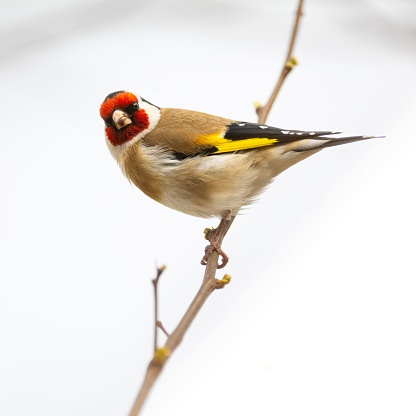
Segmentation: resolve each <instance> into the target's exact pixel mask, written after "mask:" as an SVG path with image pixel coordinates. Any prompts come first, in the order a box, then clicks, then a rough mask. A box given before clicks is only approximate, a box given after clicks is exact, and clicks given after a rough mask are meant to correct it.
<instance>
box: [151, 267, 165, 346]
mask: <svg viewBox="0 0 416 416" xmlns="http://www.w3.org/2000/svg"><path fill="white" fill-rule="evenodd" d="M165 269H166V267H165V266H161V267H158V268H157V272H156V277H155V278H154V279H153V280H152V284H153V295H154V308H155V309H154V315H155V334H154V340H153V345H154V351H156V350H157V333H158V330H157V329H158V328H161V329H162V331H163V332H165V333H166V331H165V329H164V328H163V326H162V323H161V322H160V321H159V314H158V309H159V299H158V283H159V279H160V276H162V273H163V272H164V271H165Z"/></svg>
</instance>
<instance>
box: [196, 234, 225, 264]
mask: <svg viewBox="0 0 416 416" xmlns="http://www.w3.org/2000/svg"><path fill="white" fill-rule="evenodd" d="M214 251H216V252H217V253H218V254H219V255H220V257H221V263H220V264H218V265H217V269H222V268H223V267H225V266H226V265H227V263H228V260H229V259H230V258H229V257H228V256H227V254H226V253H225V252H224V250H223V249H222V248H221V246H220V245H219V244H218V242H217V241H215V240H212V241H211V243H210V244H209V245H207V246H206V247H205V254H204V257H202V260H201V264H202V265H203V266H206V265H207V264H208V259H209V258H210V257H211V254H212V253H213V252H214Z"/></svg>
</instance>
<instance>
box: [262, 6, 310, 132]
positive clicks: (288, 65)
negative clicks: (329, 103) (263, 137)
mask: <svg viewBox="0 0 416 416" xmlns="http://www.w3.org/2000/svg"><path fill="white" fill-rule="evenodd" d="M302 6H303V0H299V4H298V8H297V10H296V17H295V21H294V23H293V28H292V35H291V37H290V42H289V48H288V50H287V54H286V59H285V61H284V64H283V68H282V70H281V72H280V77H279V79H278V80H277V83H276V86H275V87H274V89H273V91H272V93H271V95H270V98H269V100H268V101H267V103H266V104H265V105H264V106H261V105H257V106H256V112H257V115H258V117H259V118H258V122H259V123H260V124H263V123H265V122H266V119H267V116H268V115H269V112H270V110H271V108H272V106H273V104H274V102H275V100H276V97H277V94H278V93H279V91H280V89H281V88H282V85H283V82H284V81H285V79H286V77H287V76H288V75H289V73H290V72H291V71H292V69H293V68H294V67H295V66H296V65H297V61H296V59H295V58H294V57H293V49H294V47H295V41H296V36H297V34H298V29H299V20H300V18H301V16H302V13H303V12H302Z"/></svg>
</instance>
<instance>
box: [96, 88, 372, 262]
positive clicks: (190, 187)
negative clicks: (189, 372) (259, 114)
mask: <svg viewBox="0 0 416 416" xmlns="http://www.w3.org/2000/svg"><path fill="white" fill-rule="evenodd" d="M100 116H101V118H102V119H103V121H104V124H105V138H106V143H107V145H108V148H109V150H110V152H111V154H112V156H113V157H114V159H115V160H116V161H117V163H118V164H119V166H120V168H121V170H122V172H123V173H124V175H125V176H126V177H127V179H128V180H129V181H130V182H132V183H133V184H134V185H135V186H136V187H137V188H139V189H140V190H141V191H142V192H143V193H145V194H146V195H147V196H148V197H150V198H152V199H154V200H155V201H157V202H159V203H161V204H163V205H165V206H167V207H169V208H172V209H174V210H177V211H180V212H182V213H185V214H188V215H192V216H196V217H201V218H211V217H218V218H219V219H220V223H219V226H218V227H217V228H216V229H215V230H214V231H215V233H213V235H212V233H208V235H209V236H210V237H209V238H208V237H207V239H208V240H210V244H209V245H208V246H207V247H206V249H205V254H204V257H203V258H202V260H201V264H203V265H206V264H207V261H208V259H209V257H210V255H211V254H212V252H213V251H217V252H218V253H219V256H221V259H222V261H221V263H220V264H218V265H217V267H218V268H222V267H224V266H225V265H226V264H227V263H228V260H229V257H228V255H227V254H226V253H225V252H224V251H223V250H222V248H221V244H220V237H219V236H220V233H221V231H222V229H223V228H224V227H225V226H226V224H227V222H228V223H229V222H230V220H231V219H233V218H234V217H235V216H236V215H237V213H238V212H240V210H242V209H244V208H245V207H248V206H249V205H251V204H252V203H253V202H254V201H256V199H257V198H258V197H259V195H260V194H261V193H262V191H263V190H264V189H265V188H266V187H267V186H268V185H269V184H270V183H271V182H272V181H273V179H274V178H275V177H276V176H277V175H279V174H280V173H282V172H283V171H284V170H286V169H287V168H289V167H291V166H293V165H294V164H296V163H298V162H300V161H302V160H304V159H306V158H307V157H309V156H312V155H314V154H315V153H317V152H319V151H321V150H322V149H325V148H327V147H332V146H338V145H342V144H347V143H352V142H357V141H362V140H367V139H371V138H374V137H376V136H350V137H339V136H336V135H338V134H339V133H340V132H337V131H316V130H313V131H312V130H311V131H302V130H290V129H283V128H277V127H272V126H269V125H266V124H258V123H252V122H245V121H238V120H232V119H228V118H224V117H219V116H215V115H211V114H207V113H202V112H198V111H193V110H186V109H179V108H161V107H158V106H157V105H154V104H152V103H150V102H149V101H147V100H145V99H144V98H143V97H141V96H139V95H137V94H134V93H132V92H128V91H116V92H112V93H110V94H108V95H107V96H106V98H105V99H104V101H103V103H102V104H101V107H100ZM337 137H338V138H337Z"/></svg>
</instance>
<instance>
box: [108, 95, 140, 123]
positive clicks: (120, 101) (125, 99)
mask: <svg viewBox="0 0 416 416" xmlns="http://www.w3.org/2000/svg"><path fill="white" fill-rule="evenodd" d="M137 101H139V100H138V99H137V97H136V96H135V95H134V94H132V93H131V92H125V91H121V92H119V93H118V94H116V95H114V96H112V97H110V98H108V97H107V98H106V99H105V100H104V102H103V103H102V104H101V107H100V116H101V118H102V119H103V120H105V119H107V118H109V117H111V116H112V114H113V112H114V110H115V109H117V108H119V109H120V110H124V109H125V108H127V107H128V106H129V105H132V104H133V103H137Z"/></svg>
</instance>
